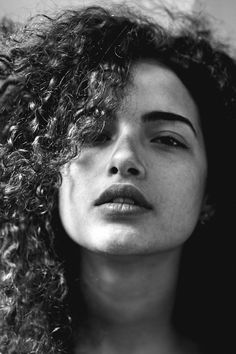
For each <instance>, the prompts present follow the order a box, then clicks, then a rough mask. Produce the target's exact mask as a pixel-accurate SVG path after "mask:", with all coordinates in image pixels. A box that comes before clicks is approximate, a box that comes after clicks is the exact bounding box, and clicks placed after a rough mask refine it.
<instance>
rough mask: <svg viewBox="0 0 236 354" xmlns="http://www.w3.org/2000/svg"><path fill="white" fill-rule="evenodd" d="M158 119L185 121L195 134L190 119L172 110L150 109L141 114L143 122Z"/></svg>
mask: <svg viewBox="0 0 236 354" xmlns="http://www.w3.org/2000/svg"><path fill="white" fill-rule="evenodd" d="M158 120H166V121H171V122H181V123H185V124H187V125H188V126H189V127H190V128H191V130H192V131H193V133H194V135H195V136H197V131H196V129H195V128H194V126H193V124H192V123H191V121H190V120H189V119H188V118H186V117H183V116H181V115H179V114H176V113H172V112H165V111H152V112H148V113H145V114H144V115H143V116H142V121H143V122H144V123H149V122H155V121H158Z"/></svg>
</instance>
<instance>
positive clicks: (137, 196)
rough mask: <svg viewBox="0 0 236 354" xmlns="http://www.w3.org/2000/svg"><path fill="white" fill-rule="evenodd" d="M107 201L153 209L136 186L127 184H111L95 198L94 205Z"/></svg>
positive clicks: (106, 202)
mask: <svg viewBox="0 0 236 354" xmlns="http://www.w3.org/2000/svg"><path fill="white" fill-rule="evenodd" d="M108 203H114V204H115V203H116V204H128V205H134V206H138V207H140V208H145V209H148V210H151V209H153V207H152V205H151V204H150V203H149V202H148V201H147V200H146V198H145V197H144V195H143V194H142V193H141V192H140V191H139V190H138V189H137V188H136V187H134V186H132V185H127V184H114V185H112V186H111V187H109V188H108V189H106V190H105V191H104V192H103V193H102V194H101V195H100V196H99V197H98V199H97V200H95V203H94V205H95V206H100V205H103V204H108Z"/></svg>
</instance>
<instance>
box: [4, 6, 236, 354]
mask: <svg viewBox="0 0 236 354" xmlns="http://www.w3.org/2000/svg"><path fill="white" fill-rule="evenodd" d="M168 16H169V18H170V19H171V21H172V22H173V24H174V25H173V27H170V28H164V27H163V26H160V25H159V24H158V23H156V21H154V20H151V19H149V18H147V17H145V16H143V15H141V14H137V13H135V12H134V11H132V10H130V9H128V8H126V7H119V8H116V7H114V8H112V9H108V8H106V9H105V8H101V7H95V6H91V7H87V8H81V9H78V10H68V11H64V12H63V13H61V14H59V15H57V16H56V17H54V18H49V17H47V16H43V17H41V18H40V21H38V23H36V22H33V23H32V24H31V25H28V26H26V27H24V28H22V29H21V30H17V33H14V34H11V36H9V38H7V39H6V34H4V38H2V41H1V42H2V45H1V54H0V79H1V80H2V84H1V88H0V94H1V98H0V104H1V107H0V128H1V135H0V143H1V145H0V175H1V177H0V178H1V184H0V255H1V257H0V353H8V354H13V353H17V354H26V353H27V354H29V353H35V354H36V353H37V354H39V353H41V354H42V353H59V352H62V353H67V352H68V351H69V350H70V349H69V348H71V346H72V344H71V343H69V342H70V341H71V338H72V336H71V332H72V329H71V328H72V325H71V318H72V322H73V313H71V311H70V310H69V308H70V306H69V305H68V289H69V285H68V284H69V282H67V281H66V275H65V269H64V262H63V261H62V259H61V257H60V256H59V253H60V252H57V247H56V246H55V244H56V242H58V241H56V239H57V237H55V236H54V234H55V233H56V232H55V228H54V227H53V225H54V223H53V215H54V214H55V210H57V194H58V189H59V187H60V184H61V178H62V177H61V174H60V170H61V167H62V166H63V165H64V164H65V163H67V162H69V161H71V160H72V159H73V158H75V157H76V156H78V154H79V153H80V151H81V149H83V144H84V143H87V142H89V141H92V140H93V139H94V138H96V135H97V134H99V132H100V131H101V130H102V129H103V127H104V124H105V122H106V121H107V120H109V119H111V118H110V117H113V116H114V115H113V114H112V112H113V111H115V110H116V108H117V106H118V105H119V102H120V101H121V100H122V97H123V95H124V90H125V87H126V86H127V84H128V82H129V80H130V71H131V66H132V64H133V63H134V62H136V61H138V60H142V59H149V58H151V59H154V60H156V61H157V62H159V63H163V64H164V65H165V66H167V67H169V68H171V69H173V70H174V71H175V72H176V73H177V75H179V77H180V78H181V80H182V81H183V82H184V84H185V85H186V87H187V88H188V89H189V91H190V92H191V94H192V95H193V97H194V99H195V101H196V102H197V104H198V107H199V110H200V113H201V114H200V116H201V123H202V127H203V133H204V136H205V142H206V150H207V157H208V163H209V173H208V184H207V188H208V192H209V198H210V200H211V202H212V203H213V204H214V205H215V207H216V211H217V210H220V213H221V212H222V211H223V209H225V204H223V206H222V200H225V199H222V198H224V194H225V193H227V191H228V192H229V193H232V185H233V177H232V174H231V173H230V172H229V171H231V164H232V152H233V139H234V134H235V130H234V129H235V119H234V118H235V117H234V116H235V112H236V85H235V84H236V80H235V79H236V65H235V61H234V60H233V59H232V58H231V57H230V55H229V54H228V53H227V50H228V49H227V47H226V46H225V45H223V44H221V43H218V42H217V41H216V40H214V38H213V36H212V32H211V30H210V29H209V28H208V24H207V22H206V21H205V20H203V19H196V18H191V17H190V16H186V15H184V16H183V15H179V14H178V15H177V14H176V15H173V14H171V13H168ZM36 19H37V18H36ZM225 127H227V136H226V134H223V133H222V130H223V129H224V128H225ZM222 151H226V152H228V153H227V154H224V157H223V159H222V158H221V161H220V167H219V156H221V154H222ZM226 176H227V180H226ZM224 181H225V183H226V184H225V185H224V190H222V183H224ZM232 200H233V198H232ZM232 200H231V201H230V203H231V202H232ZM232 203H233V202H232ZM218 206H219V209H217V208H218ZM229 208H230V207H229ZM227 210H228V209H227ZM216 214H217V212H216ZM220 215H222V214H220ZM177 312H178V311H176V313H177ZM195 329H196V328H195V327H194V330H195ZM67 338H69V339H67Z"/></svg>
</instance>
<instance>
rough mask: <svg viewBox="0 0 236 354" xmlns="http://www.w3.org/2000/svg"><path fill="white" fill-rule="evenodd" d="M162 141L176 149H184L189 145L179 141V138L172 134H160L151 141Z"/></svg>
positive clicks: (163, 143)
mask: <svg viewBox="0 0 236 354" xmlns="http://www.w3.org/2000/svg"><path fill="white" fill-rule="evenodd" d="M157 140H158V142H160V143H161V144H162V145H166V146H168V147H173V148H175V149H178V148H182V149H187V145H186V144H184V143H182V142H181V141H179V140H178V139H176V138H174V137H173V136H171V135H165V136H158V137H156V138H153V139H152V140H151V142H154V143H155V142H156V141H157Z"/></svg>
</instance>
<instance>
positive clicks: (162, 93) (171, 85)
mask: <svg viewBox="0 0 236 354" xmlns="http://www.w3.org/2000/svg"><path fill="white" fill-rule="evenodd" d="M123 108H125V109H127V108H128V109H129V108H130V109H136V110H141V111H147V110H148V111H152V110H161V111H167V112H172V113H177V114H180V115H184V116H186V115H187V117H188V118H190V119H192V120H193V121H195V123H197V122H198V120H199V112H198V107H197V105H196V103H195V101H194V99H193V98H192V96H191V94H190V92H189V91H188V89H187V88H186V87H185V85H184V84H183V82H182V81H181V80H180V79H179V77H178V76H177V75H176V74H175V73H174V72H173V71H172V70H171V69H169V68H167V67H164V66H163V65H160V64H158V63H157V62H154V61H140V62H137V63H135V64H134V65H133V67H132V70H131V79H130V85H129V86H128V88H127V96H126V99H125V100H124V102H123ZM143 113H144V112H143Z"/></svg>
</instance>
